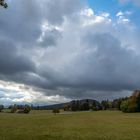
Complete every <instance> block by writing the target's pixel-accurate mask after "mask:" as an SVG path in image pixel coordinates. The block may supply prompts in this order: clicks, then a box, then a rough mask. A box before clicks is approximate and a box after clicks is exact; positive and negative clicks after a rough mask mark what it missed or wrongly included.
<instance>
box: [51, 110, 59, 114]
mask: <svg viewBox="0 0 140 140" xmlns="http://www.w3.org/2000/svg"><path fill="white" fill-rule="evenodd" d="M52 112H53V113H54V114H57V113H60V110H59V109H53V111H52Z"/></svg>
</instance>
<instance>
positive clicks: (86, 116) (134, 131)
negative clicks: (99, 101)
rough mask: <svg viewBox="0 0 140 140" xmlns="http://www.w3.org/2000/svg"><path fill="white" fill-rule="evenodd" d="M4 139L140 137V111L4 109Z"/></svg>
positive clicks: (0, 131)
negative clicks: (58, 112) (6, 111)
mask: <svg viewBox="0 0 140 140" xmlns="http://www.w3.org/2000/svg"><path fill="white" fill-rule="evenodd" d="M0 140H140V113H132V114H131V113H130V114H127V113H126V114H125V113H122V112H119V111H97V112H76V113H68V114H65V113H62V114H61V113H60V114H57V115H54V114H52V113H51V112H49V111H32V112H31V113H30V114H11V113H0Z"/></svg>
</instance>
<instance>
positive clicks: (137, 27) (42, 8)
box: [0, 0, 140, 105]
mask: <svg viewBox="0 0 140 140" xmlns="http://www.w3.org/2000/svg"><path fill="white" fill-rule="evenodd" d="M6 2H7V3H8V5H9V7H8V9H4V8H2V7H0V104H5V105H8V104H13V103H33V104H53V103H60V102H67V101H70V100H72V99H83V98H94V99H97V100H102V99H107V98H108V99H114V98H118V97H122V96H129V95H130V94H131V92H132V91H133V90H134V89H140V46H139V44H140V39H139V38H140V15H139V13H140V1H139V0H28V1H27V0H7V1H6Z"/></svg>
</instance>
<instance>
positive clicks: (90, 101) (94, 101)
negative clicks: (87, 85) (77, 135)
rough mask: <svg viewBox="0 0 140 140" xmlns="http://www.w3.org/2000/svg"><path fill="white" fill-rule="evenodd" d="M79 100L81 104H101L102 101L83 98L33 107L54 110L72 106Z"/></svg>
mask: <svg viewBox="0 0 140 140" xmlns="http://www.w3.org/2000/svg"><path fill="white" fill-rule="evenodd" d="M77 101H78V102H79V103H80V104H84V103H88V104H89V105H92V104H96V105H99V104H100V103H99V102H98V101H96V100H93V99H82V100H72V101H70V102H67V103H60V104H53V105H45V106H34V107H33V109H39V110H44V109H45V110H53V109H63V108H64V107H65V106H71V105H72V104H73V103H74V102H77Z"/></svg>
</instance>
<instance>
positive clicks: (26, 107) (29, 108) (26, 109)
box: [23, 105, 31, 114]
mask: <svg viewBox="0 0 140 140" xmlns="http://www.w3.org/2000/svg"><path fill="white" fill-rule="evenodd" d="M30 111H31V107H30V106H29V105H25V106H24V110H23V112H24V113H26V114H28V113H29V112H30Z"/></svg>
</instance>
